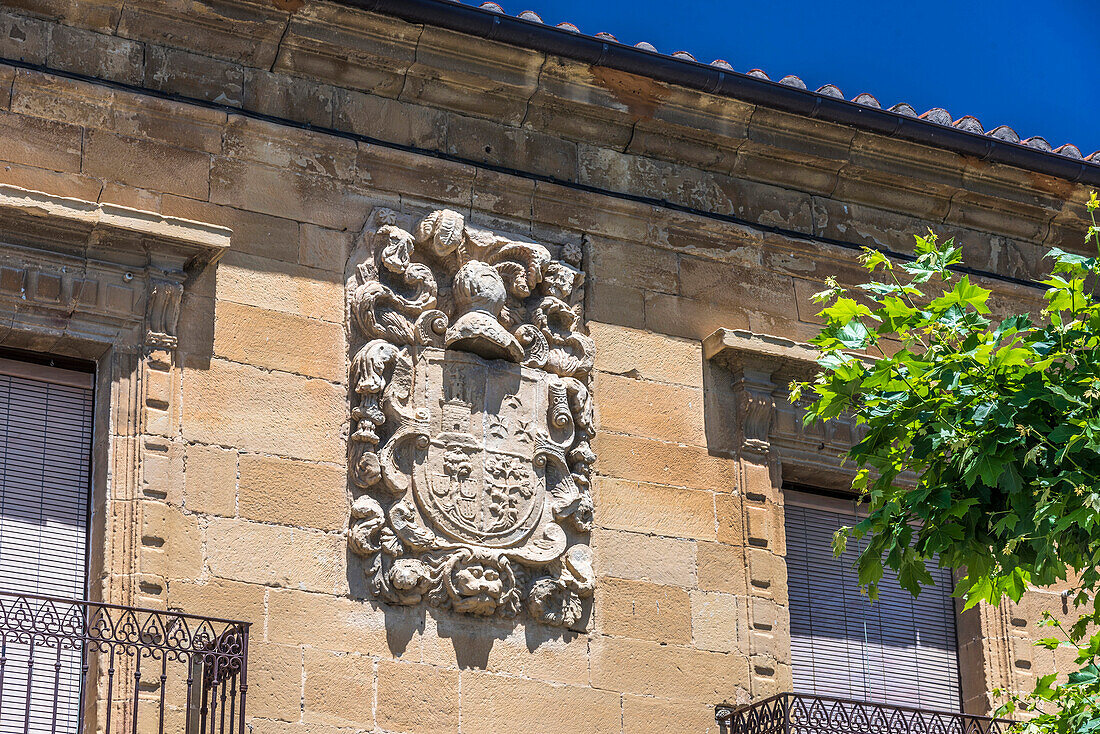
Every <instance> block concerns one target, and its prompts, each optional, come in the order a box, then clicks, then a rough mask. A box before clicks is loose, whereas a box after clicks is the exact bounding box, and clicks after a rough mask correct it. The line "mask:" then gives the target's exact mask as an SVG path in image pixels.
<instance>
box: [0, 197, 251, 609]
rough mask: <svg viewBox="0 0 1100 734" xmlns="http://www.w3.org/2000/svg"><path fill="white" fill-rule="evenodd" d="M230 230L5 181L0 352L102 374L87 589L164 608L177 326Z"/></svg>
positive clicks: (0, 219) (0, 223)
mask: <svg viewBox="0 0 1100 734" xmlns="http://www.w3.org/2000/svg"><path fill="white" fill-rule="evenodd" d="M230 235H231V232H230V230H228V229H225V228H223V227H218V226H214V225H209V224H203V223H199V222H192V221H188V220H184V219H177V218H173V217H166V216H162V215H160V214H157V213H155V212H147V211H140V210H137V209H130V208H127V207H122V206H115V205H112V204H102V203H98V202H94V201H85V200H80V199H73V198H66V197H60V196H54V195H51V194H47V193H43V192H40V191H31V190H28V189H24V188H19V187H16V186H7V185H0V323H3V324H4V326H3V328H0V345H4V346H10V347H15V348H18V349H25V350H31V351H37V352H42V353H47V354H49V353H58V354H64V355H67V356H75V357H81V358H85V359H89V360H95V362H96V364H97V374H98V377H97V388H96V405H97V409H96V418H95V429H94V435H95V441H94V446H93V457H92V464H93V482H92V516H91V527H92V530H91V538H92V540H91V546H90V552H91V559H90V576H91V578H90V591H91V594H92V596H93V597H98V598H101V599H102V600H104V601H111V602H114V603H122V604H133V603H138V604H140V605H142V606H160V607H163V604H164V603H165V598H164V594H165V589H166V585H165V576H166V574H167V567H166V560H165V558H164V554H163V553H162V552H160V549H159V547H157V546H156V545H147V544H145V543H143V542H142V537H143V536H146V535H147V536H150V537H161V538H163V537H164V535H165V534H166V533H167V532H168V529H167V528H166V527H162V526H161V524H160V523H159V521H158V518H162V517H164V513H163V512H162V511H161V507H162V505H161V504H160V503H162V502H163V501H164V500H165V498H166V497H167V496H168V493H169V491H170V490H169V487H170V485H171V483H172V482H173V480H174V477H173V476H172V473H173V470H172V469H170V468H169V467H168V466H167V464H168V460H167V457H168V456H169V455H170V454H171V453H172V451H173V440H174V439H175V438H176V437H177V434H178V427H179V426H178V421H179V415H178V411H179V404H178V400H177V399H176V392H177V389H178V385H179V376H178V372H179V370H178V368H177V367H176V366H175V364H174V363H175V359H174V356H175V347H176V344H177V341H176V335H177V331H176V330H177V323H178V320H179V314H180V304H181V298H182V296H183V291H184V288H185V284H186V282H187V281H188V280H189V278H190V277H191V276H193V275H195V274H197V273H198V272H199V271H201V270H202V269H203V268H205V267H208V266H210V265H211V264H212V263H214V262H216V261H217V260H218V258H220V257H221V256H222V254H223V253H224V252H225V251H226V249H228V247H229V245H230Z"/></svg>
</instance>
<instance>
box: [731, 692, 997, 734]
mask: <svg viewBox="0 0 1100 734" xmlns="http://www.w3.org/2000/svg"><path fill="white" fill-rule="evenodd" d="M714 718H715V719H716V720H717V722H718V726H719V728H720V730H721V731H722V734H1008V731H1009V728H1010V727H1011V726H1012V722H1011V721H1006V720H1005V719H993V718H990V717H988V716H972V715H970V714H959V713H949V712H945V711H929V710H925V709H917V708H909V707H906V706H888V705H886V704H879V703H868V702H865V701H851V700H847V699H843V698H829V697H826V696H806V695H801V694H795V693H781V694H779V695H778V696H772V697H771V698H765V699H763V700H762V701H758V702H756V703H753V704H749V705H746V706H735V705H732V704H719V705H718V706H715V708H714Z"/></svg>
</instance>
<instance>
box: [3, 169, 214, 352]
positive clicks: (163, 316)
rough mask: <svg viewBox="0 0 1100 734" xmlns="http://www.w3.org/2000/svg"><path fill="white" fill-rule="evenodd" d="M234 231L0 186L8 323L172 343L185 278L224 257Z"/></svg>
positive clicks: (120, 343) (123, 341) (123, 344)
mask: <svg viewBox="0 0 1100 734" xmlns="http://www.w3.org/2000/svg"><path fill="white" fill-rule="evenodd" d="M230 234H231V233H230V231H229V230H228V229H225V228H224V227H218V226H215V225H210V224H203V223H199V222H192V221H188V220H185V219H177V218H174V217H166V216H162V215H160V214H157V213H154V212H146V211H141V210H137V209H130V208H127V207H122V206H115V205H112V204H102V203H98V202H93V201H84V200H80V199H71V198H66V197H60V196H53V195H51V194H46V193H42V192H39V191H31V190H28V189H23V188H20V187H17V186H6V185H0V320H2V321H5V322H7V323H8V324H10V325H11V329H12V330H17V331H25V332H30V333H34V334H35V335H37V337H39V338H41V337H42V336H44V335H45V334H56V335H58V336H65V337H70V338H73V339H75V340H77V341H84V342H91V343H95V344H103V343H108V344H112V345H114V346H116V347H118V348H121V349H124V350H127V349H140V348H142V347H154V348H161V349H164V348H167V349H173V348H174V347H175V345H176V323H177V320H178V318H179V306H180V299H181V297H182V294H183V285H184V281H185V280H186V279H187V277H188V276H189V275H190V274H192V273H194V272H196V271H197V270H201V269H202V268H203V267H206V266H207V265H210V264H212V263H214V262H216V261H217V260H218V258H220V257H221V255H222V253H224V252H225V250H226V249H228V247H229V242H230ZM5 336H6V335H0V340H2V339H3V338H4V337H5ZM89 356H96V355H89Z"/></svg>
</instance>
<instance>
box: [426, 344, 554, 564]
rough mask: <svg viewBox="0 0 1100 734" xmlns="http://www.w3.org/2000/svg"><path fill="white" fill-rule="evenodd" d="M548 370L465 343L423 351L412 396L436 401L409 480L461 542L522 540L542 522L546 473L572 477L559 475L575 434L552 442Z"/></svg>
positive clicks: (517, 544)
mask: <svg viewBox="0 0 1100 734" xmlns="http://www.w3.org/2000/svg"><path fill="white" fill-rule="evenodd" d="M549 378H550V375H548V374H546V373H545V372H542V371H541V370H534V369H529V368H526V367H523V366H521V365H517V364H512V363H510V362H506V361H503V360H491V361H490V360H485V359H482V358H480V357H478V356H476V355H473V354H468V353H464V352H453V351H452V352H444V351H442V350H438V349H428V350H426V351H425V352H424V353H423V354H422V355H420V358H419V359H418V360H417V365H416V372H415V377H414V381H415V383H414V391H415V393H416V394H417V397H418V399H417V401H416V402H417V404H421V405H426V406H431V407H430V408H429V410H432V408H435V410H434V411H432V412H434V415H432V417H431V418H430V419H429V421H430V430H429V435H430V439H429V442H428V446H427V447H425V448H424V449H423V450H422V452H423V454H424V455H423V456H422V457H421V456H418V457H417V463H416V470H415V471H414V474H413V487H414V490H415V494H416V501H417V502H418V503H419V505H420V509H421V511H422V512H423V513H424V514H425V515H426V516H427V517H429V518H430V519H431V520H432V523H433V525H434V529H436V530H438V531H439V532H441V533H443V534H444V535H446V536H447V537H449V538H451V539H453V540H455V541H457V542H460V543H469V544H471V545H484V546H487V547H492V548H517V549H519V548H522V547H523V545H524V543H525V541H526V540H527V539H528V538H530V537H531V535H532V533H533V532H534V531H535V529H536V528H538V527H539V526H540V524H541V523H542V522H543V520H544V517H545V516H546V514H547V511H548V508H547V507H546V503H547V492H546V486H547V473H548V472H549V473H550V475H551V481H552V482H554V483H558V482H563V481H564V482H572V479H571V478H569V476H568V472H565V473H564V477H563V476H561V474H562V473H561V472H557V474H558V476H554V474H555V471H554V466H555V465H556V466H559V467H564V466H565V452H566V451H567V450H568V449H569V444H570V442H571V440H572V436H571V435H568V436H564V437H559V441H558V442H557V443H551V437H550V432H549V430H548V427H549V423H550V419H549V418H548V410H549V389H550V380H549ZM562 438H564V439H565V440H564V441H563V440H560V439H562ZM548 456H549V457H552V458H551V459H550V461H549V464H550V466H549V467H548V466H547V464H548V461H547V459H548ZM545 535H546V531H545V528H544V529H543V533H542V537H545ZM561 542H562V544H563V545H562V548H561V550H565V548H564V542H565V538H564V536H563V537H562V538H561Z"/></svg>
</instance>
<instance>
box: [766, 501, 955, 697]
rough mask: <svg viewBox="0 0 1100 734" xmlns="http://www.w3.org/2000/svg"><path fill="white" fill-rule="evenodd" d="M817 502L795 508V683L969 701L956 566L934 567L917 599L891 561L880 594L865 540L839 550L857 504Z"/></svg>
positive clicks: (822, 691) (823, 689)
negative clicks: (871, 586)
mask: <svg viewBox="0 0 1100 734" xmlns="http://www.w3.org/2000/svg"><path fill="white" fill-rule="evenodd" d="M789 494H794V493H789ZM813 504H816V503H815V502H813V501H812V500H810V501H808V502H807V503H805V504H802V503H797V502H790V501H788V504H787V505H786V508H785V512H786V523H785V524H786V532H787V574H788V589H789V595H790V605H791V606H790V609H791V657H792V663H793V667H794V689H795V692H797V693H806V694H813V695H819V696H836V697H839V698H852V699H858V700H861V701H872V702H877V703H888V704H893V705H899V706H915V707H918V708H925V709H937V710H944V711H959V710H961V694H960V689H959V663H958V653H957V644H958V643H957V639H956V635H955V605H954V600H953V599H952V598H951V591H952V584H951V575H950V573H949V572H948V571H946V570H944V569H938V568H936V569H929V570H930V571H931V572H932V575H933V577H934V578H935V586H933V587H929V588H925V589H924V590H923V591H922V592H921V594H920V596H919V597H917V598H915V599H914V598H913V597H912V595H910V593H909V592H908V591H906V590H904V589H902V588H901V586H900V585H899V584H898V582H897V577H896V575H894V574H893V573H892V572H891V571H889V570H887V572H886V574H885V576H884V578H883V580H882V584H881V587H880V590H879V598H878V599H877V600H876V601H875V602H874V603H873V604H872V603H871V602H869V601H868V599H867V598H866V597H865V596H863V595H861V594H860V589H859V580H858V576H857V573H856V570H855V568H854V567H853V564H854V562H855V560H856V556H857V555H858V553H859V549H860V543H858V542H856V541H855V540H849V542H848V549H847V551H846V552H845V554H844V555H843V556H842V557H841V558H836V557H834V556H833V552H832V539H833V534H834V533H835V532H836V531H837V529H838V528H840V527H841V526H844V525H849V526H850V525H853V524H854V522H855V520H856V518H855V516H854V512H845V511H843V510H840V509H839V507H822V506H816V507H815V506H811V505H813ZM838 504H840V506H843V504H849V505H850V503H838Z"/></svg>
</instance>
